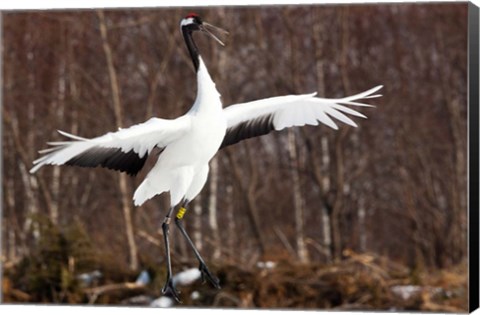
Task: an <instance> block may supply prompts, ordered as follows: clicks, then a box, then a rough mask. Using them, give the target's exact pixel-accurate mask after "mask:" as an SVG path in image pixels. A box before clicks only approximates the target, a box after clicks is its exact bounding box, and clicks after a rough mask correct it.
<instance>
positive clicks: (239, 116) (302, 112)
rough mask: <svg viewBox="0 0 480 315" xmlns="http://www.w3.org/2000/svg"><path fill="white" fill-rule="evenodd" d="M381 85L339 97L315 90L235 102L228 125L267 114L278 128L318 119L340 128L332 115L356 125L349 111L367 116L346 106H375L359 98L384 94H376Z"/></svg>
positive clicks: (227, 112)
mask: <svg viewBox="0 0 480 315" xmlns="http://www.w3.org/2000/svg"><path fill="white" fill-rule="evenodd" d="M381 88H382V86H381V85H379V86H377V87H374V88H372V89H370V90H368V91H365V92H362V93H359V94H356V95H352V96H348V97H345V98H339V99H328V98H320V97H315V95H316V93H311V94H302V95H288V96H278V97H271V98H266V99H261V100H257V101H253V102H248V103H241V104H235V105H232V106H229V107H227V108H225V109H224V113H225V116H226V118H227V128H228V127H234V126H235V125H238V124H241V123H243V122H247V121H249V120H254V119H257V118H258V117H261V116H265V115H273V126H274V128H275V130H281V129H283V128H287V127H292V126H304V125H318V122H321V123H323V124H325V125H327V126H329V127H331V128H333V129H338V126H337V125H336V123H335V122H334V120H333V119H332V118H335V119H337V120H339V121H341V122H343V123H345V124H347V125H350V126H353V127H356V126H357V125H356V123H355V122H354V121H353V120H352V119H350V118H349V117H347V116H346V115H345V114H349V115H352V116H356V117H362V118H366V116H365V115H363V114H361V113H359V112H357V111H355V110H353V109H351V108H349V107H346V106H344V105H350V106H363V107H371V106H372V105H369V104H365V103H361V102H357V101H358V100H361V99H370V98H376V97H380V96H381V95H380V94H374V93H375V92H377V91H378V90H380V89H381Z"/></svg>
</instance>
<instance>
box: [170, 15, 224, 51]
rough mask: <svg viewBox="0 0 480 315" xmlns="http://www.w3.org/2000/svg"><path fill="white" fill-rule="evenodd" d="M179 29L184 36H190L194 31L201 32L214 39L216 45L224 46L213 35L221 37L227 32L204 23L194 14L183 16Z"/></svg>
mask: <svg viewBox="0 0 480 315" xmlns="http://www.w3.org/2000/svg"><path fill="white" fill-rule="evenodd" d="M180 27H181V28H182V32H183V33H184V34H189V35H190V34H191V33H192V32H194V31H202V32H204V33H205V34H207V35H209V36H210V37H212V38H213V39H215V40H216V41H217V42H218V43H220V45H222V46H225V44H224V43H223V41H222V40H220V39H219V38H218V37H217V35H215V34H214V33H216V34H218V35H219V36H221V37H222V36H224V35H227V34H228V32H227V31H225V30H222V29H221V28H219V27H216V26H213V25H212V24H210V23H207V22H204V21H203V20H202V19H201V18H200V16H199V15H198V14H196V13H189V14H188V15H187V16H185V17H184V18H183V19H182V21H181V22H180Z"/></svg>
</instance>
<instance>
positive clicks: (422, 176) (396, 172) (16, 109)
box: [2, 4, 467, 306]
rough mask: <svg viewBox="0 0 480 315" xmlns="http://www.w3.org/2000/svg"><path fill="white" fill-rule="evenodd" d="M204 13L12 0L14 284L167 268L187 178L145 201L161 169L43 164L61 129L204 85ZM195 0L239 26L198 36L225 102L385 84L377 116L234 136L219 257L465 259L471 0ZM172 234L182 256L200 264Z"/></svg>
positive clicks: (193, 215)
mask: <svg viewBox="0 0 480 315" xmlns="http://www.w3.org/2000/svg"><path fill="white" fill-rule="evenodd" d="M189 11H191V10H189V9H185V8H181V9H180V8H172V9H138V10H104V11H101V10H98V11H94V10H85V11H31V12H7V13H4V14H3V36H4V37H3V62H4V68H3V78H4V82H3V92H4V94H3V95H4V97H3V131H2V133H3V139H2V141H3V144H2V149H3V165H4V171H3V181H2V189H3V197H4V198H3V204H2V206H3V218H2V219H3V220H2V241H3V243H2V260H3V262H4V267H5V270H6V275H7V276H8V277H9V278H11V279H13V280H12V282H13V283H12V284H11V286H12V287H14V288H16V289H18V290H23V291H26V292H37V293H36V295H33V297H29V299H28V300H29V301H50V302H52V301H53V302H62V301H64V302H65V301H68V302H80V301H78V300H75V299H73V298H70V299H69V298H68V295H67V297H65V295H61V294H60V293H59V294H57V295H56V294H54V293H52V292H55V290H53V289H51V290H43V291H42V290H37V291H35V288H37V289H38V288H39V287H36V286H35V285H37V286H40V284H38V283H43V282H41V281H40V280H39V279H38V278H41V277H42V276H45V277H47V280H45V281H46V282H45V283H43V285H46V286H47V287H48V286H50V287H51V288H53V287H55V288H60V289H58V290H57V291H59V292H69V291H68V290H66V289H65V288H64V286H65V283H64V282H65V281H67V280H65V278H66V276H65V274H69V273H70V276H71V277H73V275H75V274H77V273H80V272H84V271H90V270H92V269H94V268H103V269H102V270H103V271H104V273H106V272H107V271H106V270H107V269H110V270H122V271H125V272H126V273H127V274H128V272H131V273H132V274H136V273H138V272H139V271H140V270H142V269H144V268H153V269H155V268H157V273H159V272H160V273H161V272H162V271H161V270H163V266H164V252H163V242H162V235H161V232H160V230H159V227H160V224H161V221H162V219H163V216H164V215H165V213H166V210H167V207H168V196H164V195H162V196H160V197H156V198H154V199H153V200H150V201H149V202H147V203H146V204H145V205H144V206H142V207H139V208H135V207H133V203H132V202H131V198H132V195H133V191H134V189H135V187H137V186H138V185H139V183H140V182H141V180H142V179H143V178H144V176H145V174H146V172H147V171H148V169H149V167H146V168H145V169H144V170H143V171H142V172H141V173H140V174H139V175H138V176H137V177H127V176H120V175H119V174H117V173H115V172H112V171H109V170H104V169H82V168H72V167H45V168H43V169H42V170H41V171H39V172H38V173H36V174H35V175H33V176H32V175H30V174H29V173H28V170H29V169H30V167H31V166H32V161H33V160H35V159H36V158H37V157H38V153H37V151H38V150H40V149H43V148H45V147H46V144H45V143H46V142H47V141H53V140H59V139H61V136H60V135H58V134H57V133H56V130H57V129H60V130H65V131H67V132H70V133H73V134H78V135H81V136H83V137H95V136H98V135H101V134H104V133H106V132H108V131H112V130H116V129H117V128H118V127H127V126H129V125H132V124H135V123H139V122H142V121H145V120H146V119H148V118H149V117H151V116H157V117H163V118H173V117H176V116H179V115H182V114H183V113H185V112H186V111H187V110H188V109H189V107H190V105H191V104H192V103H193V100H194V97H195V89H196V81H195V77H194V73H193V71H192V69H193V68H192V65H191V61H190V60H189V57H188V53H187V50H186V48H185V45H184V43H183V38H182V36H181V34H180V32H179V21H180V19H181V18H182V17H183V16H185V15H186V14H187V13H188V12H189ZM193 11H196V12H197V13H199V14H200V15H201V16H202V17H203V18H204V19H205V20H206V21H208V22H210V23H212V24H214V25H217V26H220V27H222V28H225V29H227V30H229V31H230V36H229V38H228V43H227V46H226V47H221V46H219V45H218V44H217V43H215V42H214V41H212V40H210V39H208V38H207V37H206V36H202V35H200V34H199V35H196V41H197V43H198V45H199V46H200V50H201V53H202V56H203V58H204V60H205V62H206V64H207V67H208V68H209V71H210V73H211V75H212V77H213V79H214V81H215V82H216V83H217V88H218V90H219V91H220V93H221V94H222V99H223V102H224V104H225V105H229V104H233V103H238V102H244V101H249V100H254V99H258V98H265V97H269V96H275V95H284V94H300V93H308V92H312V91H318V92H319V95H320V96H325V97H340V96H346V95H351V94H355V93H357V92H360V91H363V90H366V89H369V88H371V87H373V86H375V85H378V84H383V85H384V89H383V90H382V93H383V95H384V96H383V97H382V98H381V99H378V100H374V102H373V103H375V104H376V105H377V107H376V108H374V109H365V110H363V112H364V113H365V114H366V115H367V116H368V119H367V120H361V119H360V120H358V119H357V122H358V123H359V127H358V128H350V127H348V126H345V125H343V126H341V128H340V130H339V131H334V130H331V129H329V128H328V127H325V126H320V127H305V128H296V129H292V130H290V131H282V132H278V133H274V134H269V135H267V136H263V137H261V138H258V139H250V140H247V141H244V142H241V143H239V144H237V145H235V146H232V147H229V148H227V149H224V150H222V151H221V152H219V153H218V154H217V156H216V158H215V159H214V160H213V161H212V163H211V173H210V177H209V181H208V183H207V185H206V186H205V188H204V189H203V191H202V193H201V195H200V196H199V197H197V199H196V200H195V201H194V203H192V206H191V209H190V212H189V213H188V214H187V216H186V220H185V225H186V228H187V230H188V231H189V232H190V234H191V235H192V238H193V239H194V241H195V243H196V244H197V246H198V247H199V248H200V251H201V252H202V254H203V256H204V257H205V258H206V261H207V262H208V263H209V264H211V265H213V266H216V267H214V268H213V269H214V271H217V272H218V270H219V268H221V266H225V265H229V264H230V265H234V264H236V265H237V266H241V267H242V268H243V269H245V270H253V269H254V268H255V266H256V264H257V262H258V261H265V260H272V261H289V262H291V263H293V264H301V265H303V266H307V265H311V264H320V265H324V266H328V265H331V264H338V263H341V262H342V261H345V260H348V259H351V258H352V257H354V256H355V255H357V256H358V255H371V256H369V257H383V258H386V259H388V260H389V261H391V262H392V263H396V264H399V265H402V266H405V268H407V270H408V272H409V275H412V274H414V273H415V272H417V271H419V272H422V271H423V272H425V271H427V270H445V269H448V268H452V267H453V266H463V267H465V266H466V256H467V234H466V231H467V210H466V204H467V201H466V197H467V195H466V191H467V190H466V183H467V176H466V171H467V164H466V163H467V155H466V153H467V119H466V118H467V4H423V5H416V4H408V5H405V4H402V5H396V4H394V5H345V6H342V5H330V6H270V7H242V8H240V7H218V8H216V7H212V8H208V9H206V8H194V9H193ZM185 154H188V152H185ZM149 162H150V163H149V165H152V164H151V163H152V161H151V160H149ZM147 166H148V165H147ZM172 235H173V236H172V239H173V262H174V271H179V270H180V267H179V266H180V265H181V264H186V265H189V266H190V267H192V266H196V262H195V260H194V257H193V255H192V253H191V252H190V251H189V250H188V248H187V245H186V243H185V242H184V240H183V238H181V237H180V234H179V233H178V231H177V229H175V228H173V229H172ZM357 256H355V257H357ZM362 257H363V256H362ZM42 259H43V260H42ZM57 265H58V268H57V269H55V270H53V271H52V270H46V269H45V268H46V267H45V266H51V267H53V266H57ZM47 269H48V268H47ZM232 270H233V269H232ZM462 270H464V271H465V269H462ZM28 272H30V273H33V275H31V274H29V273H28ZM118 272H119V271H118ZM226 272H227V273H228V269H227V271H226ZM35 273H36V274H37V276H35ZM27 275H28V276H27ZM49 277H50V278H49ZM111 277H112V279H113V278H115V276H114V272H113V271H111ZM117 277H120V278H121V279H123V280H126V279H127V278H128V276H123V278H122V276H117ZM32 279H33V280H32ZM52 279H54V280H55V279H56V280H55V281H57V280H58V282H59V283H61V284H56V283H53V282H55V281H54V280H52ZM158 279H159V280H158V281H159V282H158V283H159V286H160V284H161V283H162V281H163V276H159V277H158ZM409 279H413V278H412V277H410V278H409ZM67 282H68V281H67ZM407 282H408V281H407ZM413 282H414V281H413V280H412V283H413ZM5 287H6V286H5V285H4V290H6V289H5ZM7 287H8V286H7ZM32 287H33V289H32ZM62 290H63V291H62ZM42 292H43V293H42ZM45 292H47V293H45ZM30 294H33V293H30ZM253 306H255V304H253ZM257 306H258V305H257Z"/></svg>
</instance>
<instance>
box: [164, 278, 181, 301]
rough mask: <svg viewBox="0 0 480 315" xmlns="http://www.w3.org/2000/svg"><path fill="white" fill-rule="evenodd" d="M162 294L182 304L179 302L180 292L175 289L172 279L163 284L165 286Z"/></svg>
mask: <svg viewBox="0 0 480 315" xmlns="http://www.w3.org/2000/svg"><path fill="white" fill-rule="evenodd" d="M162 293H163V295H166V296H172V297H173V298H174V299H175V301H177V302H178V303H182V301H180V296H179V293H180V291H177V289H175V286H174V285H173V281H172V279H168V280H167V282H166V283H165V286H164V287H163V289H162Z"/></svg>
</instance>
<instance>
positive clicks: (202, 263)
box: [175, 201, 220, 289]
mask: <svg viewBox="0 0 480 315" xmlns="http://www.w3.org/2000/svg"><path fill="white" fill-rule="evenodd" d="M187 204H188V201H185V202H184V203H183V205H182V207H181V208H180V209H179V210H178V212H177V215H176V217H175V224H176V225H177V227H178V228H179V230H180V232H181V233H182V235H183V236H184V237H185V239H186V240H187V242H188V244H189V245H190V247H191V248H192V250H193V253H194V254H195V257H197V259H198V262H199V263H200V266H199V267H198V269H199V270H200V272H201V274H202V281H203V282H205V280H208V282H210V283H211V284H212V285H213V286H214V287H215V288H217V289H220V281H219V280H218V278H217V277H215V276H214V275H212V274H211V272H210V270H208V267H207V265H206V264H205V261H204V260H203V258H202V256H201V255H200V253H199V252H198V250H197V248H196V247H195V244H193V242H192V240H191V239H190V236H188V233H187V231H185V228H184V227H183V223H182V219H183V216H184V215H185V212H186V211H187V209H186V206H187Z"/></svg>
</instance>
